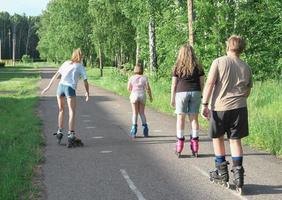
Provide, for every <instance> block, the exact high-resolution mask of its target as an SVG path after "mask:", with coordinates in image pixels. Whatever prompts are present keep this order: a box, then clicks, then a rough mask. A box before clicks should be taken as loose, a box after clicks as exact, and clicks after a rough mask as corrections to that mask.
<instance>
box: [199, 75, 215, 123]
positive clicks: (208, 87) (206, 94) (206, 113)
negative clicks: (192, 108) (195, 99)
mask: <svg viewBox="0 0 282 200" xmlns="http://www.w3.org/2000/svg"><path fill="white" fill-rule="evenodd" d="M215 81H216V80H215V79H214V78H211V77H208V80H207V82H206V84H205V87H204V91H203V99H202V112H201V114H202V116H203V117H204V118H205V119H209V118H210V110H209V108H208V103H209V100H210V97H211V93H212V90H213V88H214V85H215Z"/></svg>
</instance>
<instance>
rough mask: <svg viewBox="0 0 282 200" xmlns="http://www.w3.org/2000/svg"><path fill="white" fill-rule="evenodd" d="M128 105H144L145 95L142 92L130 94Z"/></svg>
mask: <svg viewBox="0 0 282 200" xmlns="http://www.w3.org/2000/svg"><path fill="white" fill-rule="evenodd" d="M129 99H130V103H137V102H140V103H142V104H144V105H145V104H146V94H145V93H144V92H142V93H141V92H131V94H130V97H129Z"/></svg>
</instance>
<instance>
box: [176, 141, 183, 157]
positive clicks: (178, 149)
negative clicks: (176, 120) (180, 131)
mask: <svg viewBox="0 0 282 200" xmlns="http://www.w3.org/2000/svg"><path fill="white" fill-rule="evenodd" d="M184 141H185V138H184V137H183V138H177V141H176V146H175V154H176V155H177V157H178V158H180V156H181V152H182V150H183V148H184Z"/></svg>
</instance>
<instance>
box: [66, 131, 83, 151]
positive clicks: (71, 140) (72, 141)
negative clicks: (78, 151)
mask: <svg viewBox="0 0 282 200" xmlns="http://www.w3.org/2000/svg"><path fill="white" fill-rule="evenodd" d="M83 145H84V144H83V142H82V141H81V139H79V138H77V137H75V134H74V132H71V133H68V144H67V147H68V148H71V147H81V146H83Z"/></svg>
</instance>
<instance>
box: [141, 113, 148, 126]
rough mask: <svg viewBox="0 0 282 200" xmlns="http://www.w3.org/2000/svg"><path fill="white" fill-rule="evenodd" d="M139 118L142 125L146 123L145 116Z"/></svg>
mask: <svg viewBox="0 0 282 200" xmlns="http://www.w3.org/2000/svg"><path fill="white" fill-rule="evenodd" d="M140 118H141V121H142V124H146V123H147V121H146V116H145V114H140Z"/></svg>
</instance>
